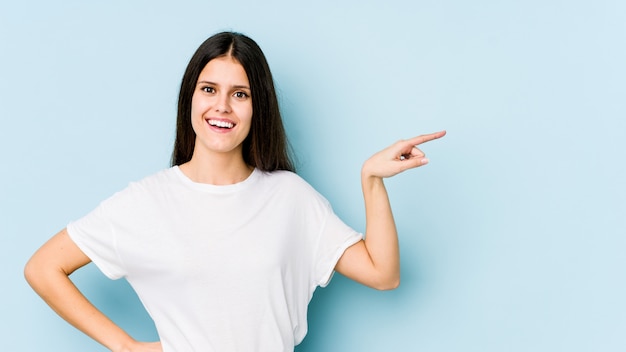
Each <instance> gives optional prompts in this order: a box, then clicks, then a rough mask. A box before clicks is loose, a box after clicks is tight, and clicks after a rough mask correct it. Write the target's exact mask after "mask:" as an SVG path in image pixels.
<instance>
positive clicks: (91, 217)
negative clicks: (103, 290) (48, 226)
mask: <svg viewBox="0 0 626 352" xmlns="http://www.w3.org/2000/svg"><path fill="white" fill-rule="evenodd" d="M121 198H123V196H122V195H121V194H120V193H117V194H115V195H114V196H112V197H111V198H109V199H107V200H105V201H103V202H102V203H100V205H98V207H96V208H95V209H94V210H93V211H91V212H90V213H88V214H87V215H85V216H84V217H82V218H80V219H78V220H75V221H72V222H70V223H69V224H68V225H67V232H68V234H69V236H70V238H71V239H72V240H73V241H74V243H76V245H77V246H78V248H80V249H81V250H82V251H83V253H85V255H87V257H89V259H91V261H92V262H93V263H94V264H95V265H96V266H97V267H98V268H99V269H100V271H102V273H103V274H104V275H106V276H107V277H108V278H110V279H119V278H121V277H123V276H124V275H125V272H124V270H123V266H122V263H121V260H120V257H119V255H118V252H117V247H116V237H115V235H116V233H115V226H114V220H113V218H114V216H113V215H112V214H111V212H110V211H109V209H110V208H111V207H112V206H115V204H119V203H120V201H121Z"/></svg>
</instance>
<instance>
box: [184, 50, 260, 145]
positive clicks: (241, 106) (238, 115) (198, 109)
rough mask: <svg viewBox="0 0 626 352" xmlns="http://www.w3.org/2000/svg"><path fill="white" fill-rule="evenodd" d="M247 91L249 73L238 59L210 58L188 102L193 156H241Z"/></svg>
mask: <svg viewBox="0 0 626 352" xmlns="http://www.w3.org/2000/svg"><path fill="white" fill-rule="evenodd" d="M250 94H251V92H250V83H249V82H248V76H247V75H246V72H245V70H244V69H243V66H241V64H240V63H239V62H237V61H235V59H234V58H232V57H219V58H215V59H213V60H211V61H209V63H208V64H207V65H206V66H205V67H204V69H203V70H202V72H200V76H199V77H198V82H197V84H196V88H195V90H194V93H193V97H192V101H191V125H192V126H193V130H194V131H195V132H196V144H195V149H194V155H196V154H199V156H201V157H203V156H210V155H215V153H219V154H220V155H231V156H239V157H241V156H242V143H243V141H244V139H245V138H246V137H247V136H248V133H249V132H250V123H251V120H252V99H251V98H250Z"/></svg>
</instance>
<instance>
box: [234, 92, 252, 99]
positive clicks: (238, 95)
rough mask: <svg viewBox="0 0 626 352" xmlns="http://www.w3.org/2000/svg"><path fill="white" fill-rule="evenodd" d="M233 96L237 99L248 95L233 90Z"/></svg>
mask: <svg viewBox="0 0 626 352" xmlns="http://www.w3.org/2000/svg"><path fill="white" fill-rule="evenodd" d="M234 96H235V98H237V99H245V98H247V97H249V95H248V94H246V92H235V94H234Z"/></svg>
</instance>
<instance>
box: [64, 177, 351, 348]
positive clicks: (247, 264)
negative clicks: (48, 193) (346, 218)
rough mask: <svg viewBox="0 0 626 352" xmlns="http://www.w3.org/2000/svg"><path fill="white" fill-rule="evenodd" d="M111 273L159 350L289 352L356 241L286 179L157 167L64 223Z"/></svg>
mask: <svg viewBox="0 0 626 352" xmlns="http://www.w3.org/2000/svg"><path fill="white" fill-rule="evenodd" d="M67 230H68V233H69V235H70V237H71V238H72V240H73V241H74V242H75V243H76V244H77V245H78V247H79V248H80V249H81V250H82V251H83V252H84V253H85V254H86V255H87V256H88V257H89V258H90V259H91V260H92V261H93V262H94V263H95V264H96V265H97V266H98V268H99V269H100V270H101V271H102V272H103V273H104V274H105V275H106V276H108V277H109V278H111V279H117V278H122V277H124V278H126V279H127V280H128V282H129V283H130V284H131V286H132V287H133V288H134V289H135V291H136V292H137V295H138V296H139V298H140V299H141V301H142V303H143V304H144V306H145V308H146V310H147V311H148V313H149V314H150V315H151V317H152V318H153V320H154V322H155V325H156V328H157V331H158V333H159V337H160V340H161V343H162V345H163V350H164V351H165V352H174V351H176V352H185V351H293V348H294V346H295V345H297V344H298V343H300V342H301V341H302V339H303V338H304V336H305V335H306V332H307V307H308V303H309V301H310V299H311V298H312V295H313V292H314V290H315V288H316V287H317V286H325V285H327V284H328V282H329V280H330V278H331V276H332V273H333V270H334V267H335V264H336V263H337V261H338V260H339V258H340V257H341V255H342V254H343V252H344V251H345V249H346V248H348V247H349V246H351V245H353V244H354V243H356V242H358V241H359V240H361V239H362V235H361V234H360V233H357V232H356V231H354V230H353V229H351V228H350V227H348V226H347V225H345V224H344V223H343V222H342V221H341V220H340V219H339V218H338V217H337V216H336V215H335V214H334V213H333V211H332V208H331V207H330V205H329V203H328V202H327V201H326V199H324V198H323V197H322V196H321V195H320V194H319V193H318V192H316V191H315V190H314V189H313V188H312V187H311V186H310V185H309V184H308V183H306V182H305V181H304V180H303V179H301V178H300V177H299V176H297V175H296V174H294V173H291V172H287V171H275V172H271V173H267V172H262V171H259V170H258V169H255V170H254V171H253V172H252V174H251V175H250V176H249V177H248V178H247V179H246V180H245V181H243V182H241V183H237V184H233V185H226V186H215V185H208V184H200V183H195V182H193V181H191V180H190V179H189V178H187V177H186V176H185V175H184V174H183V173H182V172H181V170H180V169H179V168H178V167H176V166H175V167H172V168H169V169H166V170H163V171H161V172H159V173H157V174H154V175H152V176H149V177H147V178H145V179H143V180H141V181H139V182H134V183H131V184H130V185H129V186H128V187H127V188H126V189H124V190H122V191H120V192H118V193H116V194H114V195H113V196H112V197H110V198H109V199H107V200H105V201H104V202H102V203H101V204H100V205H99V206H98V207H97V208H96V209H95V210H93V211H92V212H91V213H89V214H87V215H86V216H85V217H83V218H81V219H79V220H77V221H74V222H71V223H70V224H69V225H68V227H67Z"/></svg>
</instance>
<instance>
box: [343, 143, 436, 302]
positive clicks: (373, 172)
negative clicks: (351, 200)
mask: <svg viewBox="0 0 626 352" xmlns="http://www.w3.org/2000/svg"><path fill="white" fill-rule="evenodd" d="M445 134H446V132H445V131H441V132H436V133H431V134H426V135H422V136H418V137H414V138H411V139H407V140H401V141H398V142H396V143H395V144H393V145H391V146H390V147H388V148H386V149H384V150H382V151H380V152H378V153H376V154H374V155H373V156H372V157H371V158H369V159H368V160H367V161H366V162H365V163H364V164H363V168H362V169H361V185H362V188H363V198H364V200H365V239H364V240H363V241H359V242H357V243H356V244H354V245H353V246H351V247H349V248H348V249H346V251H345V252H344V253H343V255H342V256H341V258H340V259H339V261H338V262H337V265H336V266H335V270H336V271H337V272H339V273H341V274H342V275H344V276H346V277H348V278H350V279H352V280H355V281H357V282H359V283H362V284H364V285H366V286H369V287H373V288H376V289H379V290H391V289H394V288H396V287H398V285H399V284H400V251H399V248H398V234H397V231H396V225H395V222H394V219H393V214H392V212H391V205H390V204H389V196H388V195H387V190H386V189H385V184H384V182H383V178H386V177H391V176H394V175H397V174H399V173H401V172H403V171H406V170H408V169H413V168H416V167H420V166H422V165H425V164H427V163H428V159H427V158H426V156H425V155H424V153H423V152H422V151H421V150H420V149H418V148H417V146H418V145H420V144H422V143H425V142H428V141H432V140H434V139H437V138H441V137H443V136H444V135H445Z"/></svg>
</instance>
